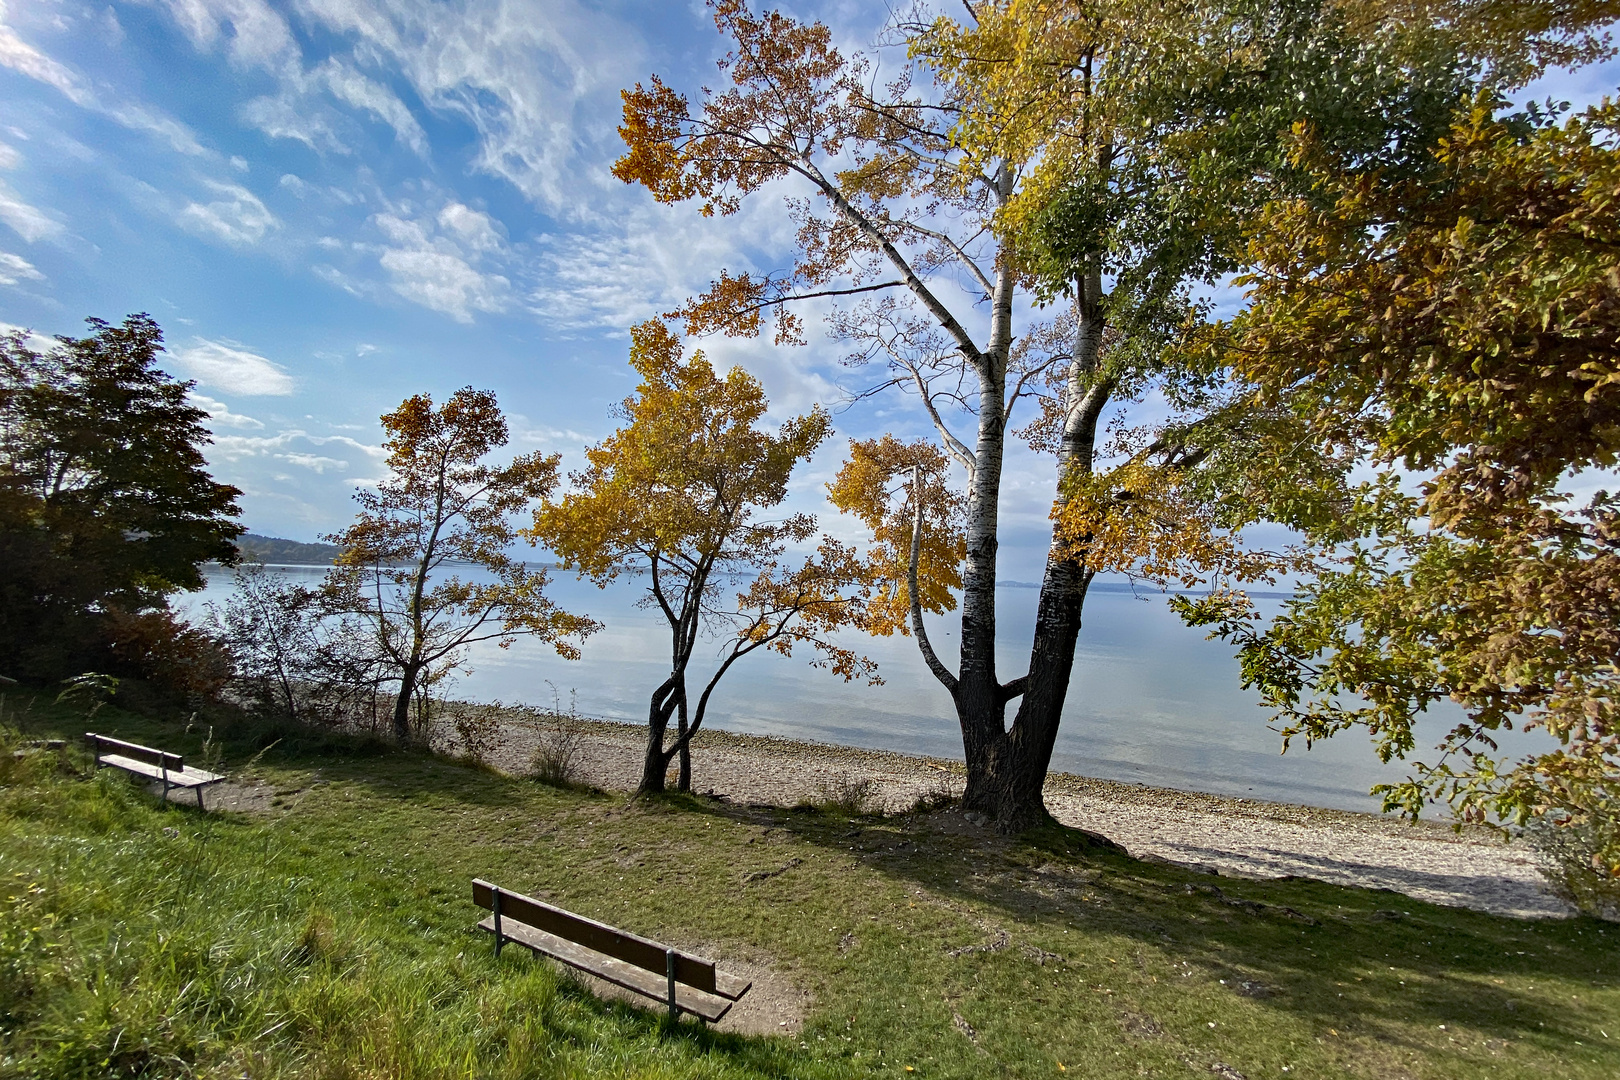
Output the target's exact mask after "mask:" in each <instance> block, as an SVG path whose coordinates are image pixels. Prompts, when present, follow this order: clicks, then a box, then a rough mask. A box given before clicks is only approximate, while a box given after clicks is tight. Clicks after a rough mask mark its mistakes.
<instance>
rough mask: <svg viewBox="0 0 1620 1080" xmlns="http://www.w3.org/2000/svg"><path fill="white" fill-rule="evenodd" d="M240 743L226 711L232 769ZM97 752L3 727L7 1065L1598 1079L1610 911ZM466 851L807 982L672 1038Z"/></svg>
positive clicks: (332, 1071)
mask: <svg viewBox="0 0 1620 1080" xmlns="http://www.w3.org/2000/svg"><path fill="white" fill-rule="evenodd" d="M13 697H14V698H15V695H13ZM26 723H27V725H28V727H29V728H30V736H29V737H39V736H41V735H45V734H55V735H58V736H61V735H67V736H69V737H71V736H73V735H74V734H76V733H77V731H79V730H82V728H83V726H84V725H83V723H82V721H79V722H75V721H74V720H73V718H72V717H71V716H70V715H68V714H67V713H65V712H63V711H60V710H49V709H45V708H43V707H42V706H41V707H36V708H35V709H34V710H33V711H32V713H31V714H29V715H28V716H27V717H26ZM95 726H96V728H97V729H98V730H103V731H107V732H109V733H112V734H120V735H123V736H126V737H131V738H135V739H137V740H140V741H148V742H156V743H159V744H161V745H163V746H165V747H172V748H177V749H181V750H186V751H196V750H197V749H198V747H199V745H200V743H201V741H202V735H203V733H202V732H198V731H191V732H184V731H182V725H181V724H179V723H173V724H165V723H162V722H159V721H156V720H151V719H145V718H140V717H136V716H133V715H130V714H125V713H118V712H116V711H113V710H104V711H103V712H102V713H101V714H100V715H99V716H97V717H96V720H95ZM264 741H265V739H264V738H262V737H261V738H257V739H252V740H244V741H238V742H232V741H230V740H228V739H227V740H225V743H224V749H225V754H226V765H227V768H229V767H231V766H233V765H234V766H236V767H238V768H240V767H242V766H243V765H244V764H245V763H247V762H248V761H249V760H250V759H251V758H253V756H254V755H255V754H256V753H258V752H259V749H260V745H261V744H262V743H263V742H264ZM83 764H84V759H83V758H82V757H81V756H79V755H78V754H77V752H76V751H75V752H70V753H67V754H65V755H57V754H36V755H33V756H31V757H28V758H25V759H22V760H20V761H19V760H18V759H15V758H13V757H12V755H11V749H10V747H6V748H4V754H3V757H0V785H3V786H0V881H3V882H4V886H5V887H4V888H3V889H0V900H3V903H4V910H3V913H0V1076H41V1077H75V1076H109V1075H112V1076H193V1075H195V1076H218V1077H240V1076H248V1077H270V1076H300V1077H301V1076H311V1077H365V1076H376V1077H418V1076H420V1077H451V1076H468V1077H474V1076H477V1077H484V1076H488V1077H504V1076H513V1077H518V1076H540V1077H551V1076H558V1077H572V1076H593V1077H594V1076H614V1077H618V1076H633V1077H643V1076H645V1077H666V1076H667V1077H677V1076H679V1077H685V1076H714V1077H732V1076H736V1077H753V1076H760V1077H801V1076H802V1077H821V1076H828V1077H841V1076H871V1075H914V1076H924V1077H934V1076H939V1077H946V1076H958V1077H982V1076H994V1075H1011V1076H1029V1077H1035V1076H1041V1077H1046V1076H1056V1075H1060V1073H1062V1072H1069V1073H1073V1074H1074V1075H1078V1076H1085V1077H1139V1076H1163V1077H1168V1076H1185V1075H1188V1074H1189V1073H1188V1070H1189V1066H1190V1067H1191V1069H1192V1070H1193V1071H1194V1074H1201V1075H1222V1073H1221V1072H1220V1067H1224V1068H1225V1069H1227V1070H1230V1072H1232V1073H1240V1074H1242V1075H1243V1076H1245V1077H1247V1078H1248V1080H1259V1078H1262V1077H1264V1078H1283V1077H1322V1076H1352V1077H1369V1078H1370V1077H1380V1078H1382V1077H1432V1078H1435V1080H1462V1078H1468V1077H1481V1078H1484V1077H1490V1078H1492V1080H1507V1078H1512V1077H1526V1078H1530V1077H1535V1078H1538V1080H1540V1078H1550V1077H1551V1078H1556V1077H1563V1078H1569V1080H1575V1078H1588V1077H1589V1078H1593V1080H1597V1078H1602V1080H1612V1078H1613V1077H1614V1076H1616V1075H1620V979H1617V977H1616V976H1617V974H1620V927H1615V926H1612V925H1606V924H1603V923H1598V922H1595V921H1592V920H1584V919H1583V920H1572V921H1567V922H1543V923H1528V922H1519V921H1515V920H1510V919H1502V918H1496V917H1491V916H1487V915H1482V914H1477V913H1473V912H1467V911H1460V910H1454V909H1449V908H1440V907H1433V906H1429V905H1425V904H1422V903H1420V902H1418V901H1415V900H1410V899H1408V898H1405V897H1402V896H1398V895H1395V894H1391V893H1387V892H1376V891H1364V890H1353V889H1344V888H1340V887H1336V886H1329V885H1325V884H1320V883H1315V882H1308V881H1279V882H1265V883H1261V882H1248V881H1233V880H1229V879H1215V878H1211V877H1206V876H1203V875H1198V874H1193V873H1190V872H1185V871H1181V870H1178V869H1176V868H1174V867H1168V866H1162V865H1155V864H1145V863H1138V862H1135V861H1132V860H1129V859H1126V858H1123V857H1121V856H1118V855H1115V854H1110V853H1108V852H1106V851H1098V850H1095V849H1093V848H1091V847H1090V846H1089V845H1087V844H1086V843H1085V840H1084V838H1083V837H1082V836H1081V835H1080V834H1077V833H1073V832H1070V831H1067V830H1062V829H1056V828H1054V829H1051V830H1048V831H1045V832H1043V833H1041V834H1039V835H1036V836H1032V837H1026V838H1024V839H1021V840H1018V841H1005V840H999V839H995V838H989V837H984V836H977V835H960V834H957V833H956V832H953V831H951V830H948V829H946V828H944V827H943V826H942V825H941V822H942V821H943V820H945V819H943V818H939V817H934V818H929V817H910V816H899V817H891V818H875V817H865V818H851V817H849V816H847V815H842V814H833V813H812V812H792V811H761V810H751V809H746V808H736V807H732V806H729V805H728V804H725V803H718V802H710V801H702V800H688V799H679V798H671V799H667V800H660V801H655V802H644V803H629V802H627V801H626V800H625V798H623V797H622V796H616V795H602V794H594V793H589V792H579V791H561V790H557V789H554V788H548V787H544V786H541V785H538V784H535V783H532V782H528V781H523V780H514V779H508V778H505V777H500V776H496V775H492V774H490V773H488V772H484V771H480V770H478V769H475V768H472V767H469V766H465V765H461V764H458V763H454V762H449V761H444V760H441V759H436V758H432V757H428V756H426V755H422V754H413V753H402V752H397V751H394V750H391V749H388V748H386V747H382V746H379V745H375V744H370V745H368V744H365V743H359V742H354V741H349V740H343V739H322V738H318V737H314V738H300V739H289V740H286V741H283V742H281V743H279V744H277V745H276V746H274V747H272V748H271V749H270V750H268V751H267V752H264V753H263V754H262V755H261V756H259V757H258V759H257V761H256V762H254V763H253V764H252V766H251V771H252V773H253V774H254V775H256V776H260V777H263V778H264V779H265V780H266V781H268V782H269V783H271V784H273V785H275V788H276V790H277V791H278V792H279V793H280V794H279V795H278V797H277V799H276V800H275V801H276V805H275V806H274V807H273V808H272V809H271V810H270V812H268V813H265V814H261V815H257V816H254V817H247V816H238V815H227V814H208V815H204V814H199V813H197V812H196V811H195V810H189V809H183V808H180V807H163V806H160V805H158V804H157V802H156V800H154V799H151V798H149V797H148V796H146V795H145V794H144V793H142V792H141V791H140V790H139V789H137V788H136V787H135V786H134V785H133V784H132V783H130V782H129V781H128V780H126V779H125V778H123V777H122V776H121V775H118V774H112V773H108V772H103V773H102V774H100V775H98V776H95V777H93V778H91V777H89V776H88V774H86V773H85V772H84V771H83ZM784 868H785V869H784ZM761 871H766V872H770V871H780V872H779V873H773V874H770V875H769V876H757V877H754V876H751V875H757V874H759V873H760V872H761ZM474 876H483V877H486V878H490V879H491V880H494V881H496V882H497V883H499V884H502V885H506V886H509V887H512V888H516V889H520V890H523V891H525V892H529V893H532V894H535V895H539V896H543V897H546V898H548V899H551V900H552V901H554V902H557V903H560V904H563V905H564V906H567V907H569V908H571V909H573V910H576V911H579V912H581V913H584V914H587V915H591V916H593V917H596V918H600V919H603V920H605V921H608V922H611V923H615V924H617V925H621V926H624V927H626V928H627V929H632V930H635V931H638V932H640V933H643V934H647V935H649V936H653V937H659V938H665V939H669V940H674V941H678V942H681V943H689V944H701V945H702V947H703V948H704V949H706V950H707V951H709V952H710V953H711V954H712V955H715V956H717V957H718V958H720V959H721V960H725V959H727V958H738V957H741V958H750V959H753V960H756V961H765V962H768V963H770V964H771V966H772V967H774V968H775V970H777V971H778V972H780V973H782V974H784V975H785V976H787V977H788V978H790V979H791V980H792V981H793V982H794V983H795V984H797V985H798V986H800V987H802V988H804V989H806V990H808V991H809V992H810V994H811V995H812V999H813V1004H812V1006H811V1011H810V1013H809V1015H808V1017H807V1019H806V1023H805V1026H804V1029H803V1031H802V1032H801V1033H800V1034H799V1035H797V1036H791V1037H789V1036H779V1037H768V1038H745V1037H741V1036H730V1035H724V1034H716V1033H713V1032H710V1031H705V1030H703V1029H701V1028H699V1027H698V1026H697V1025H696V1024H694V1023H692V1022H690V1021H688V1022H686V1023H683V1024H682V1025H680V1026H679V1028H678V1029H676V1030H673V1031H671V1030H668V1029H666V1028H665V1027H664V1026H663V1025H662V1024H661V1023H660V1019H659V1016H658V1014H657V1013H656V1011H652V1010H641V1009H636V1008H631V1007H629V1006H625V1005H621V1004H610V1003H604V1002H601V1001H599V1000H597V999H596V998H594V997H592V996H591V995H590V994H589V993H587V992H586V991H584V990H583V989H582V988H580V987H579V986H578V985H577V984H576V983H574V982H573V980H571V979H570V978H568V977H566V976H562V975H559V974H558V973H557V972H556V971H555V970H554V969H552V968H551V967H550V966H549V965H547V964H544V963H541V962H537V961H536V960H534V959H533V958H532V957H530V956H529V955H528V954H527V953H525V952H524V951H523V950H518V949H511V950H508V951H507V952H506V953H505V955H504V956H503V957H502V958H501V959H500V961H498V962H497V961H496V960H495V959H494V958H493V957H492V956H491V949H490V944H489V942H488V940H487V939H485V938H483V936H482V935H479V934H477V933H476V932H475V931H474V930H473V925H474V923H475V922H476V919H477V917H478V914H479V913H478V912H477V910H476V909H475V908H474V907H473V906H472V904H471V900H470V896H469V886H468V882H469V879H470V878H472V877H474ZM1245 984H1247V985H1245ZM1604 1031H1607V1037H1605V1036H1604V1034H1603V1032H1604ZM908 1066H909V1067H910V1070H913V1071H911V1072H908V1071H907V1067H908ZM1285 1067H1286V1068H1287V1071H1284V1068H1285Z"/></svg>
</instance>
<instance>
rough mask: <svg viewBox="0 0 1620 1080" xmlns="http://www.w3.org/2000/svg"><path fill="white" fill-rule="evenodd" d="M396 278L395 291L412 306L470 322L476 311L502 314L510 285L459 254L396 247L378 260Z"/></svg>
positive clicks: (502, 278)
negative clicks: (478, 268)
mask: <svg viewBox="0 0 1620 1080" xmlns="http://www.w3.org/2000/svg"><path fill="white" fill-rule="evenodd" d="M377 261H378V262H379V263H380V264H381V265H382V268H383V269H384V270H387V271H388V273H389V276H390V277H391V278H392V279H393V280H392V284H393V287H394V291H395V292H397V293H399V295H401V296H403V297H404V298H405V299H407V300H410V301H411V302H413V303H417V304H421V305H422V306H423V307H426V308H432V309H433V310H434V311H442V312H444V313H445V314H446V315H449V316H450V317H452V318H454V319H455V320H456V321H458V322H471V321H472V312H473V311H475V310H476V311H501V310H503V309H504V308H505V307H506V302H507V294H508V292H509V290H510V288H511V282H509V281H507V279H506V278H504V277H502V276H501V275H499V274H482V273H479V272H478V271H477V270H475V269H473V268H472V267H471V266H469V265H468V264H467V262H466V260H464V259H462V258H461V257H460V256H458V255H453V254H450V253H447V252H443V251H434V250H432V249H429V248H425V247H424V248H395V249H391V250H388V251H385V252H383V254H382V257H381V258H380V259H378V260H377Z"/></svg>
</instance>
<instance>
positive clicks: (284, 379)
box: [174, 338, 294, 397]
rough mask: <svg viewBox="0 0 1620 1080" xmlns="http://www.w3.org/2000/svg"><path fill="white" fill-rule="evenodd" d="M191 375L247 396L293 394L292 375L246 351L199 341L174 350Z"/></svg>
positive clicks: (177, 358) (210, 384)
mask: <svg viewBox="0 0 1620 1080" xmlns="http://www.w3.org/2000/svg"><path fill="white" fill-rule="evenodd" d="M174 358H175V360H177V361H178V362H179V363H180V366H181V367H182V368H184V369H185V372H186V374H187V375H189V376H191V377H192V378H193V379H196V380H197V381H198V382H200V383H202V384H203V385H204V386H212V387H214V388H216V389H219V390H224V391H226V392H227V393H232V394H241V395H243V396H247V397H257V396H265V397H275V396H284V395H287V394H291V393H292V392H293V388H294V383H293V378H292V376H291V375H289V374H287V372H285V371H283V370H282V369H281V368H280V367H278V366H277V365H276V364H274V363H272V362H271V361H269V360H267V359H265V358H264V357H262V356H260V355H259V354H258V353H252V352H248V351H247V350H246V349H242V348H239V347H237V346H234V345H227V344H225V343H223V342H218V341H209V340H208V339H206V338H198V339H197V344H195V345H193V346H191V347H190V348H186V349H176V350H174Z"/></svg>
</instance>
